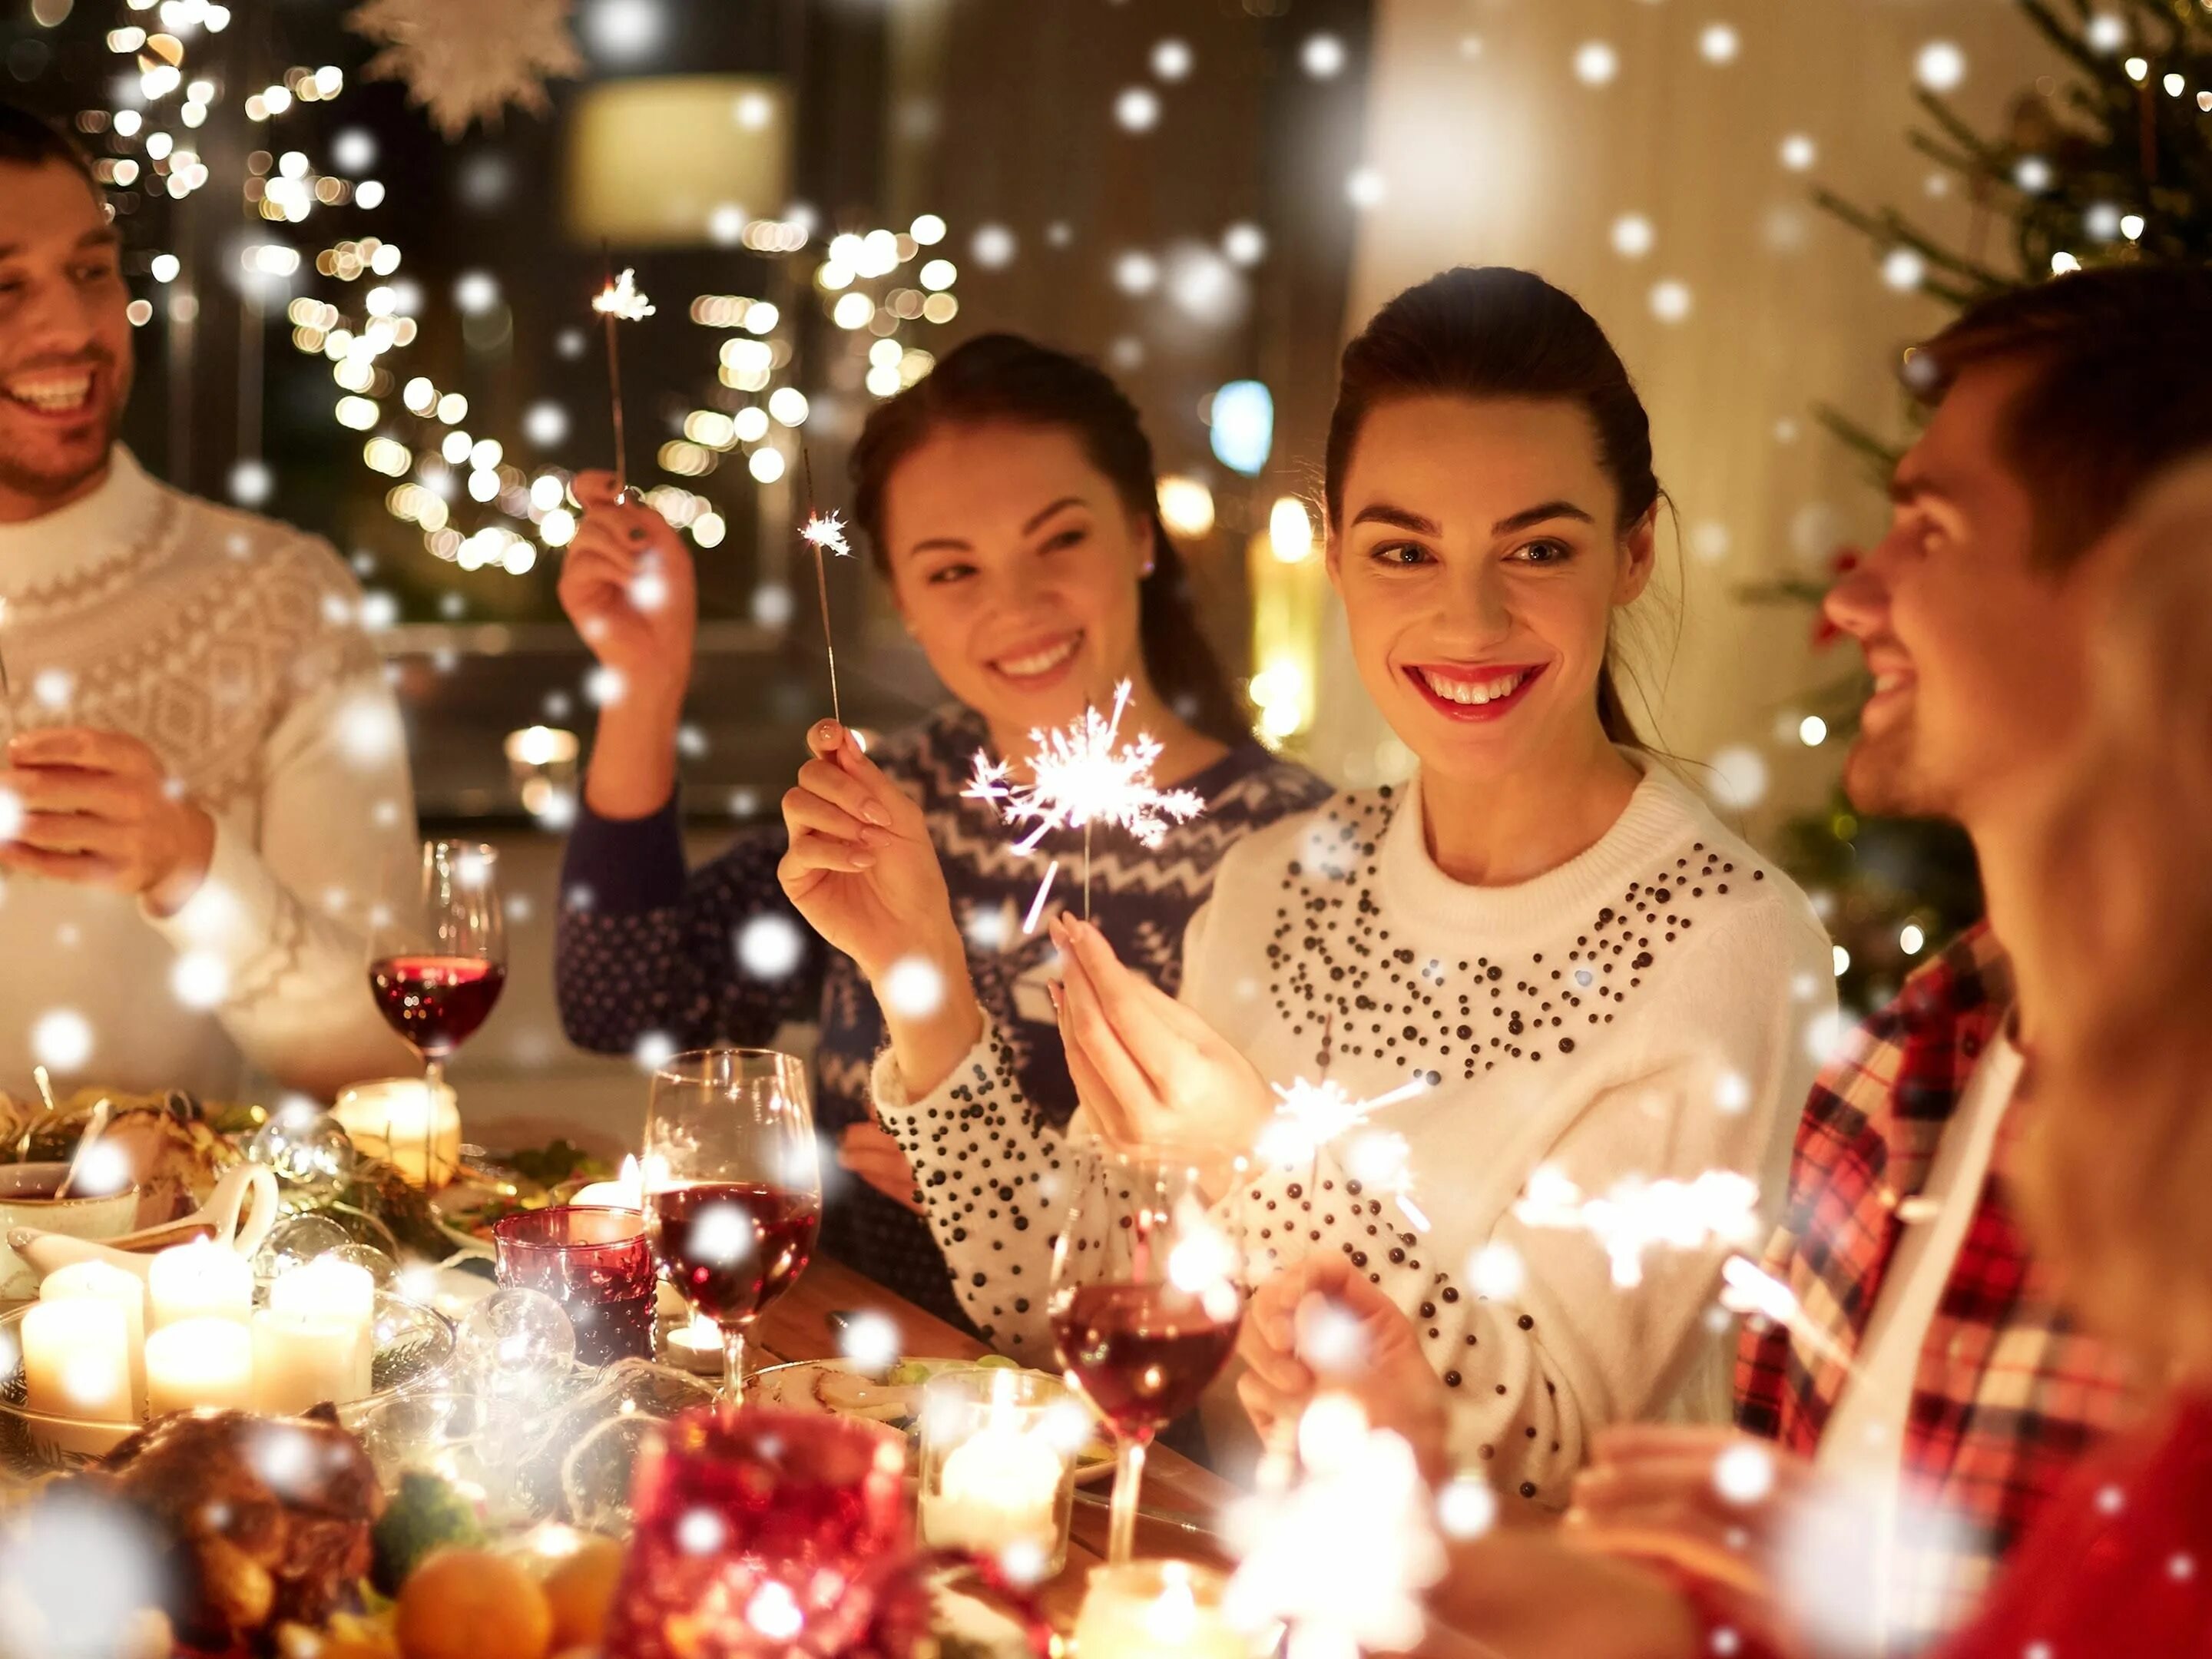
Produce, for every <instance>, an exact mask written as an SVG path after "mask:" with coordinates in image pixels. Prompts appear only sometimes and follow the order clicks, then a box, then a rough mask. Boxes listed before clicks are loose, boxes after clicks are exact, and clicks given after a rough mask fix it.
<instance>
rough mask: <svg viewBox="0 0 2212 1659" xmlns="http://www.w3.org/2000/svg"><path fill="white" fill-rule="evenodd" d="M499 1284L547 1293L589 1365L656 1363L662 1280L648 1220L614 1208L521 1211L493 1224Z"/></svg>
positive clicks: (579, 1206) (584, 1206)
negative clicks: (656, 1301)
mask: <svg viewBox="0 0 2212 1659" xmlns="http://www.w3.org/2000/svg"><path fill="white" fill-rule="evenodd" d="M491 1232H492V1239H493V1241H494V1243H495V1244H496V1245H497V1246H498V1249H499V1282H500V1283H501V1284H502V1285H514V1286H519V1287H520V1288H521V1289H523V1290H529V1291H544V1293H545V1294H546V1295H548V1296H550V1297H552V1298H553V1299H554V1300H555V1301H556V1302H558V1303H559V1304H561V1305H562V1308H563V1309H565V1310H567V1311H568V1322H569V1323H570V1324H571V1325H573V1326H574V1327H575V1330H576V1358H578V1359H580V1360H581V1361H583V1363H584V1364H587V1365H605V1364H608V1363H609V1362H610V1361H612V1360H617V1359H650V1358H653V1304H654V1298H655V1297H656V1296H657V1295H658V1293H659V1280H658V1279H657V1278H656V1276H655V1274H654V1271H653V1247H652V1246H651V1245H650V1244H648V1243H646V1237H645V1216H644V1214H643V1212H641V1211H637V1210H622V1209H617V1208H615V1207H613V1206H599V1205H590V1204H564V1205H561V1206H556V1208H553V1209H550V1210H518V1211H517V1212H515V1213H514V1214H513V1215H510V1216H502V1217H501V1218H500V1219H499V1220H498V1221H496V1222H495V1223H494V1224H493V1225H492V1230H491Z"/></svg>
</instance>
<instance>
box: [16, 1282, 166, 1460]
mask: <svg viewBox="0 0 2212 1659" xmlns="http://www.w3.org/2000/svg"><path fill="white" fill-rule="evenodd" d="M22 1333H23V1403H24V1404H25V1405H26V1406H27V1407H29V1408H30V1409H31V1410H33V1411H34V1412H41V1413H46V1414H48V1415H50V1416H54V1417H73V1418H77V1419H89V1421H90V1422H93V1423H113V1424H116V1425H118V1427H116V1428H113V1429H100V1428H93V1427H82V1428H80V1427H69V1428H63V1427H59V1426H58V1425H52V1424H39V1425H34V1426H35V1430H36V1432H37V1433H38V1435H39V1436H40V1438H41V1439H44V1440H46V1441H47V1442H49V1443H52V1444H53V1445H55V1446H58V1447H60V1448H61V1449H63V1450H64V1451H73V1452H83V1453H86V1454H88V1455H98V1454H100V1453H102V1452H105V1451H107V1450H109V1449H111V1448H112V1447H113V1446H114V1445H115V1444H116V1443H117V1442H118V1441H119V1440H121V1439H122V1438H123V1437H124V1436H125V1435H127V1434H129V1433H130V1432H131V1430H132V1429H134V1428H136V1427H137V1423H138V1404H137V1399H136V1398H135V1396H134V1395H132V1393H131V1327H130V1323H129V1322H128V1320H127V1319H126V1318H125V1315H124V1311H123V1310H122V1308H121V1307H120V1306H118V1304H115V1303H114V1302H112V1301H109V1300H108V1299H106V1297H96V1296H82V1297H64V1298H63V1299H62V1300H60V1301H57V1302H40V1303H39V1304H36V1305H35V1306H33V1307H31V1308H28V1309H26V1310H24V1314H23V1321H22Z"/></svg>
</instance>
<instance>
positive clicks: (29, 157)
mask: <svg viewBox="0 0 2212 1659" xmlns="http://www.w3.org/2000/svg"><path fill="white" fill-rule="evenodd" d="M0 161H5V162H9V163H10V164H11V165H13V166H15V167H44V166H46V163H47V162H49V161H59V162H60V163H61V164H62V165H63V166H64V167H67V168H68V169H69V170H70V172H72V173H76V176H77V177H78V178H80V179H83V180H84V182H85V183H86V184H87V185H90V186H91V188H92V193H93V194H94V195H95V196H98V195H100V194H101V193H102V192H101V191H100V180H99V179H96V178H94V176H93V171H92V162H91V161H90V159H89V158H88V157H87V156H86V155H85V153H84V151H83V149H82V148H81V147H80V146H79V145H78V143H77V142H76V139H74V138H72V137H70V136H69V134H67V133H66V132H64V131H62V130H61V129H60V128H59V127H58V126H55V125H53V124H52V122H49V121H46V120H42V119H40V118H39V117H38V116H36V115H33V113H32V112H30V111H29V110H27V109H25V108H24V107H23V106H21V104H12V103H9V101H8V100H6V99H3V98H0Z"/></svg>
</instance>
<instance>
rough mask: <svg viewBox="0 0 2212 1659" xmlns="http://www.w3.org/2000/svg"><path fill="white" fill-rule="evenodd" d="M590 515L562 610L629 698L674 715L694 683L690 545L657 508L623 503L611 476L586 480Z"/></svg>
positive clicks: (572, 557)
mask: <svg viewBox="0 0 2212 1659" xmlns="http://www.w3.org/2000/svg"><path fill="white" fill-rule="evenodd" d="M570 488H571V489H573V490H574V493H575V496H576V499H577V501H580V502H581V503H582V505H583V508H584V514H583V517H582V519H581V520H580V521H579V522H578V524H577V526H576V538H575V539H574V541H572V542H570V543H569V544H568V548H567V550H566V551H565V552H564V554H563V555H562V564H561V608H562V610H563V611H567V612H568V619H569V620H570V621H571V622H573V623H575V624H576V631H577V632H578V633H579V634H580V635H583V638H584V643H585V644H586V646H588V647H591V652H592V655H593V656H594V657H597V658H598V659H599V661H600V662H601V663H602V664H603V665H605V666H606V667H608V668H611V669H612V670H614V671H615V672H616V673H617V674H619V675H621V676H622V679H623V696H624V697H625V698H628V697H638V698H641V699H643V700H645V701H647V702H651V703H653V704H654V705H656V706H661V707H668V708H674V707H676V706H678V705H680V704H681V703H682V702H683V700H684V686H685V685H686V684H688V683H689V682H690V678H691V647H692V641H693V639H694V637H695V635H696V634H697V632H698V620H699V595H698V586H697V580H696V575H695V574H694V572H693V569H692V565H691V555H690V552H689V551H687V550H686V549H685V548H684V538H682V537H681V536H678V534H677V533H676V531H675V528H674V526H671V524H670V523H669V522H668V520H665V519H664V518H662V517H661V516H660V514H659V513H656V512H654V511H653V509H652V508H651V507H646V506H642V505H641V504H638V503H635V502H632V501H617V500H616V498H615V481H614V475H613V474H612V473H611V472H579V473H578V474H577V475H576V477H575V479H574V482H573V483H572V484H571V485H570Z"/></svg>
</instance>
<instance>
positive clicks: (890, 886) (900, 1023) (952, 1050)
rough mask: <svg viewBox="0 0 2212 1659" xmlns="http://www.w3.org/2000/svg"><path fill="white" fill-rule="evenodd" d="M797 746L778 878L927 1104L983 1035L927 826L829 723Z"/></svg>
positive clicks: (819, 723)
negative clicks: (868, 1001)
mask: <svg viewBox="0 0 2212 1659" xmlns="http://www.w3.org/2000/svg"><path fill="white" fill-rule="evenodd" d="M806 746H807V748H808V749H809V750H811V751H812V753H813V756H814V758H813V759H811V760H810V761H808V762H807V763H806V764H805V765H804V766H802V767H800V768H799V781H798V782H797V783H796V784H795V785H793V787H792V788H790V789H789V790H788V791H787V792H786V793H785V794H784V797H783V822H784V824H785V827H786V828H787V829H788V830H789V831H790V834H791V846H790V849H789V850H788V851H787V852H786V853H785V854H784V855H783V861H782V862H781V864H779V865H778V866H776V879H777V880H778V881H780V882H781V884H782V885H783V890H784V894H785V896H787V897H788V898H789V899H790V900H791V902H792V904H793V907H794V908H796V909H797V910H798V912H799V915H802V916H804V917H805V918H806V921H807V925H808V926H810V927H812V928H813V929H814V931H815V932H816V933H819V934H821V936H822V937H823V939H824V940H825V941H826V942H827V943H828V944H829V946H830V948H831V949H832V950H836V951H843V952H844V953H845V955H847V956H848V957H852V959H853V960H854V963H857V964H858V965H859V967H860V972H861V973H862V974H863V975H865V976H866V979H867V981H868V982H869V984H870V985H871V986H872V987H874V988H875V992H876V1000H877V1001H878V1003H879V1004H881V1005H882V1007H883V1011H884V1029H885V1030H886V1031H888V1032H889V1034H890V1039H891V1047H892V1048H893V1050H894V1051H895V1052H896V1055H897V1058H898V1062H899V1066H900V1068H901V1070H902V1073H903V1074H904V1076H905V1078H906V1080H907V1087H908V1090H909V1091H911V1092H912V1093H914V1094H915V1096H917V1097H918V1096H921V1095H924V1094H927V1093H928V1092H929V1091H931V1090H933V1089H934V1088H935V1087H936V1086H937V1085H939V1083H941V1082H942V1081H944V1079H945V1076H946V1075H947V1074H948V1073H950V1072H951V1069H952V1068H953V1066H956V1065H957V1064H958V1063H959V1061H960V1060H961V1057H962V1056H963V1055H964V1054H966V1053H967V1052H968V1050H969V1048H972V1047H974V1045H975V1042H976V1041H977V1040H978V1039H979V1038H980V1037H981V1035H982V1030H983V1014H982V1010H981V1007H979V1006H978V1005H977V1004H976V1001H975V988H974V987H973V985H972V984H971V983H970V982H969V977H968V951H967V945H966V942H965V941H964V940H963V939H962V938H961V935H960V928H959V925H958V924H957V922H956V921H954V920H953V915H952V896H951V891H950V890H948V889H947V888H946V886H945V870H944V867H943V866H941V865H940V864H939V862H938V858H937V844H936V843H935V842H933V841H931V840H930V838H929V821H928V819H927V818H926V817H924V816H923V815H922V811H921V807H919V806H917V805H915V803H914V801H913V800H912V799H909V798H908V795H907V793H906V792H905V791H904V790H902V789H901V788H899V787H898V786H897V785H896V784H894V783H893V782H892V781H890V779H889V778H888V777H886V776H884V773H883V771H882V769H880V768H879V767H878V766H877V765H876V763H874V762H873V761H872V760H870V759H869V758H868V757H866V755H865V754H863V753H861V751H860V744H859V743H858V742H857V741H855V740H854V737H853V734H852V733H851V732H848V731H847V730H846V729H845V728H843V727H842V726H839V725H838V724H837V723H836V721H835V720H820V721H817V722H816V724H815V725H814V726H812V727H811V729H810V730H809V731H808V732H807V734H806ZM902 963H918V964H920V966H921V968H923V969H927V972H926V973H922V974H921V975H917V982H916V983H915V984H914V985H913V986H911V987H901V988H900V992H899V994H896V995H891V994H887V987H886V981H887V980H888V979H889V976H890V974H891V971H892V970H893V969H896V968H898V967H899V966H900V965H901V964H902ZM932 976H933V977H932ZM870 1184H871V1185H874V1184H875V1183H874V1182H871V1183H870Z"/></svg>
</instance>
